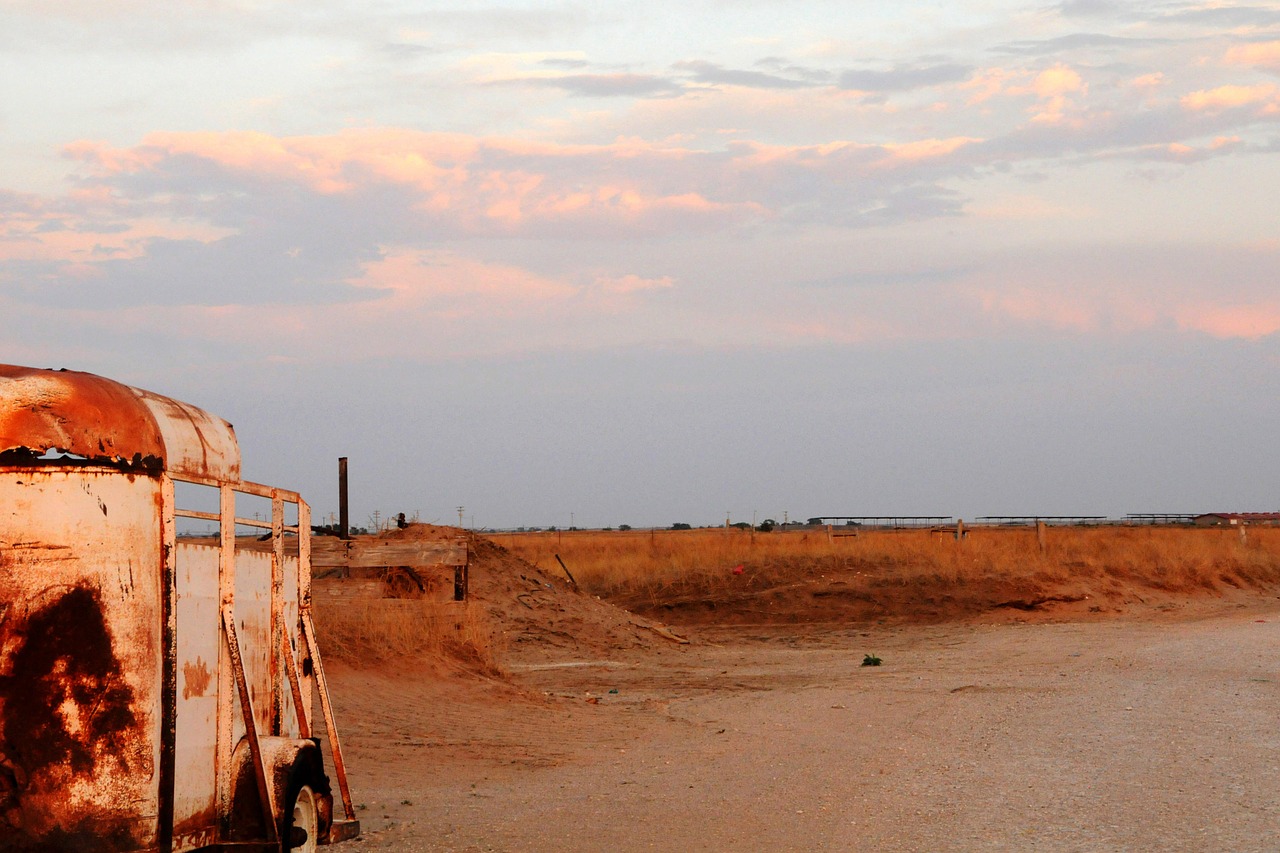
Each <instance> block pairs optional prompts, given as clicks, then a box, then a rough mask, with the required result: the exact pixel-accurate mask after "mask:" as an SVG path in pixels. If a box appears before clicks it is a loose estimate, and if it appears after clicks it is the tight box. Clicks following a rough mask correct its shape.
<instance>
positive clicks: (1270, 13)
mask: <svg viewBox="0 0 1280 853" xmlns="http://www.w3.org/2000/svg"><path fill="white" fill-rule="evenodd" d="M1162 20H1165V21H1176V22H1177V23H1184V24H1200V25H1208V26H1220V27H1269V26H1277V25H1280V9H1277V8H1275V7H1273V6H1221V7H1210V8H1197V7H1192V8H1188V9H1184V10H1182V11H1179V12H1171V13H1169V14H1167V15H1164V16H1162Z"/></svg>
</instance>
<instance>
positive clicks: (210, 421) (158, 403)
mask: <svg viewBox="0 0 1280 853" xmlns="http://www.w3.org/2000/svg"><path fill="white" fill-rule="evenodd" d="M130 390H131V391H133V392H134V393H135V394H136V395H137V396H138V399H139V400H140V401H141V402H142V403H143V405H145V406H146V408H147V410H148V411H150V412H151V414H152V416H153V417H154V418H155V420H156V423H157V425H159V427H160V435H161V436H162V437H163V439H164V461H165V470H166V471H168V472H169V473H170V474H173V475H174V476H196V477H208V478H212V479H215V480H223V481H226V482H232V483H234V482H236V481H237V480H239V479H240V445H239V444H237V443H236V434H235V430H234V429H233V428H232V427H231V424H229V423H227V422H226V421H224V420H223V419H222V418H219V417H215V416H214V415H211V414H209V413H208V412H206V411H204V410H202V409H198V408H196V407H195V406H192V405H190V404H188V403H183V402H181V401H180V400H173V399H171V398H169V397H162V396H160V395H159V394H152V393H151V392H150V391H144V390H142V389H141V388H132V389H130Z"/></svg>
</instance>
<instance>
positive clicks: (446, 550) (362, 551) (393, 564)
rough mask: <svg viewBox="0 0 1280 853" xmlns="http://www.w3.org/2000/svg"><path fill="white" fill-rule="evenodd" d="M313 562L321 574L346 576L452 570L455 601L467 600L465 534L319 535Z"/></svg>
mask: <svg viewBox="0 0 1280 853" xmlns="http://www.w3.org/2000/svg"><path fill="white" fill-rule="evenodd" d="M311 565H312V567H313V570H315V572H316V574H317V575H323V574H325V573H326V572H327V573H331V574H332V573H335V572H336V574H338V575H339V576H340V577H344V578H345V577H354V578H361V577H363V578H368V577H385V576H386V574H387V572H389V571H390V570H392V569H396V568H406V569H409V570H410V571H411V572H418V571H423V570H430V569H439V568H445V569H452V570H453V600H454V601H466V599H467V588H468V585H469V573H468V565H469V559H468V550H467V539H466V537H465V536H456V537H452V538H448V539H376V538H372V537H356V538H353V539H338V538H336V537H332V536H317V537H316V538H315V539H312V540H311Z"/></svg>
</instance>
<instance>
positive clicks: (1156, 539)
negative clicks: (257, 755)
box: [493, 526, 1280, 604]
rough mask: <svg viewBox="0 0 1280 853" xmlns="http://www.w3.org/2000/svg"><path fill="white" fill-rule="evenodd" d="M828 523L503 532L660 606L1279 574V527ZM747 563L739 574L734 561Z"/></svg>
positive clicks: (1157, 585)
mask: <svg viewBox="0 0 1280 853" xmlns="http://www.w3.org/2000/svg"><path fill="white" fill-rule="evenodd" d="M845 532H846V531H844V530H841V529H840V528H835V529H834V530H833V531H832V535H829V534H828V532H827V531H826V530H825V529H824V530H804V531H786V532H779V531H774V532H771V533H755V534H752V533H751V532H749V531H741V530H724V529H707V530H691V531H652V532H650V531H643V532H640V531H625V532H613V531H571V532H562V533H520V534H499V535H496V536H494V537H493V539H494V541H496V542H497V543H498V544H500V545H503V546H505V547H506V548H508V549H509V550H511V551H512V552H514V553H515V554H517V555H518V556H520V557H523V558H524V559H526V560H528V561H529V562H532V563H535V564H536V565H538V566H539V567H541V568H542V569H543V570H545V571H547V572H549V573H552V574H555V573H559V572H560V567H559V566H558V565H557V564H556V561H555V555H556V554H559V555H560V557H561V558H562V559H563V560H564V561H565V563H566V564H567V565H568V567H569V570H570V571H571V572H573V574H574V576H575V577H576V578H577V580H578V582H579V583H580V584H581V585H582V586H583V587H584V588H586V589H588V590H590V591H592V592H594V593H596V594H599V595H602V596H605V597H614V598H620V599H626V600H628V601H630V602H633V603H637V602H642V601H645V600H648V601H650V602H652V603H654V604H658V603H661V602H663V601H664V600H671V599H674V598H680V597H682V596H687V595H704V596H708V597H715V596H716V595H717V593H718V592H720V591H727V590H741V589H743V588H744V587H748V588H756V589H760V588H764V587H769V586H776V585H779V584H784V583H787V582H789V581H796V580H800V579H803V578H805V577H811V576H813V575H815V574H816V573H821V572H826V571H836V572H856V573H860V574H861V575H862V576H863V577H864V580H865V583H866V585H867V586H869V587H877V586H879V587H884V586H888V585H906V586H921V587H929V588H933V589H942V588H946V587H963V586H966V585H971V584H978V583H992V582H1002V583H1005V584H1006V585H1010V586H1012V587H1020V588H1026V589H1028V590H1035V589H1046V588H1052V587H1061V586H1063V585H1064V584H1071V583H1078V582H1081V581H1086V582H1088V585H1089V586H1091V587H1093V588H1098V587H1105V586H1106V585H1107V584H1108V583H1109V582H1110V583H1114V584H1121V583H1123V584H1127V585H1130V586H1138V587H1147V588H1150V589H1156V590H1162V591H1166V592H1171V593H1190V592H1195V591H1197V590H1200V591H1207V590H1218V589H1223V588H1226V587H1235V588H1240V587H1249V588H1266V587H1269V586H1271V585H1276V584H1280V528H1262V527H1256V528H1250V529H1249V531H1248V538H1247V541H1242V540H1241V538H1240V536H1239V533H1238V531H1236V530H1233V529H1231V530H1218V529H1193V528H1156V527H1120V526H1105V527H1050V528H1048V530H1047V536H1046V547H1045V549H1044V550H1043V551H1041V549H1040V546H1039V542H1038V540H1037V535H1036V531H1035V529H1034V528H1028V527H1020V528H985V527H982V528H971V529H970V531H969V535H968V536H967V537H966V538H965V539H964V540H963V541H961V542H957V541H956V540H955V538H954V536H952V535H951V534H950V533H949V532H947V533H942V532H931V531H928V530H883V531H863V532H860V533H859V534H858V535H856V536H854V535H841V534H842V533H845ZM738 566H741V567H742V570H741V573H739V574H735V572H734V569H735V567H738Z"/></svg>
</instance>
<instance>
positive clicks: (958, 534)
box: [956, 518, 966, 542]
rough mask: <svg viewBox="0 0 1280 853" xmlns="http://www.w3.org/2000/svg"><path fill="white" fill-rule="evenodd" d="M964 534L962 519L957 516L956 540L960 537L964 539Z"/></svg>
mask: <svg viewBox="0 0 1280 853" xmlns="http://www.w3.org/2000/svg"><path fill="white" fill-rule="evenodd" d="M965 536H966V534H965V532H964V519H963V518H958V519H956V541H957V542H959V541H960V540H961V539H964V537H965Z"/></svg>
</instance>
